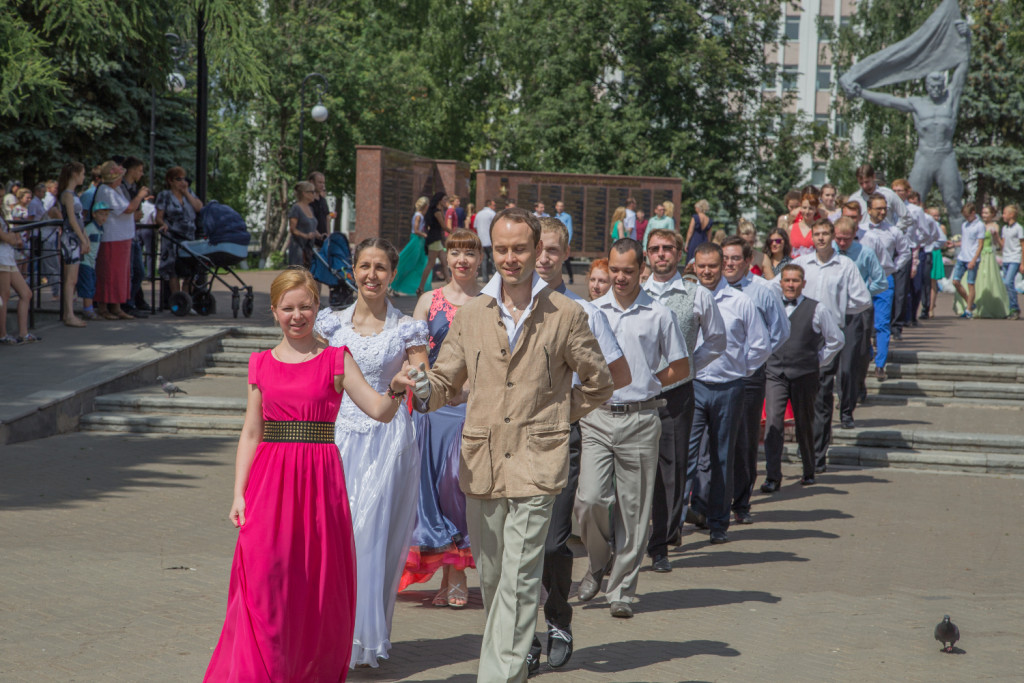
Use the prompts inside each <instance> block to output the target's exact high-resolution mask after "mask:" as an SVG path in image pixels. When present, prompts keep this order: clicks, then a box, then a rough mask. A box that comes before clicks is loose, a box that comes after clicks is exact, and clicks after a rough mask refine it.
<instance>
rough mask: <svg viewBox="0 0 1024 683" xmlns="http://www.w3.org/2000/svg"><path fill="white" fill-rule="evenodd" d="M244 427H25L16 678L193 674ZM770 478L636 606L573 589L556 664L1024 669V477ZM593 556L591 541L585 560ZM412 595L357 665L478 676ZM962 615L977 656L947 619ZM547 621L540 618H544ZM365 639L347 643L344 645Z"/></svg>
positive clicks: (2, 668) (892, 474) (456, 638)
mask: <svg viewBox="0 0 1024 683" xmlns="http://www.w3.org/2000/svg"><path fill="white" fill-rule="evenodd" d="M233 457H234V439H231V438H216V437H207V438H202V439H196V438H184V437H160V438H156V437H145V436H135V435H127V436H118V435H108V434H88V433H86V434H74V435H65V436H58V437H52V438H49V439H43V440H39V441H34V442H29V443H25V444H17V445H13V446H5V447H4V451H3V454H2V463H3V468H4V469H3V476H2V477H0V547H2V552H0V576H2V577H3V581H2V589H0V680H3V681H108V680H110V681H114V680H116V681H189V680H199V679H200V678H201V677H202V674H203V671H204V670H205V666H206V663H207V661H208V659H209V656H210V653H211V651H212V648H213V646H214V645H215V643H216V640H217V636H218V633H219V629H220V627H221V624H222V620H223V618H224V608H225V602H226V598H227V583H228V571H229V568H230V562H231V556H232V553H233V549H234V539H235V531H234V530H233V528H232V527H231V525H230V523H229V522H228V521H227V518H226V515H227V510H228V507H229V505H230V494H231V485H232V476H233V474H232V467H233V464H232V463H233ZM786 472H787V474H788V475H789V477H788V478H787V480H786V482H785V485H784V487H783V489H782V491H781V492H780V493H779V494H776V495H775V496H771V497H768V496H762V495H760V494H756V495H755V501H754V502H755V504H754V518H755V520H756V523H755V524H753V525H751V526H745V527H739V528H737V527H733V528H732V530H731V531H730V542H729V543H728V544H725V545H721V546H714V547H712V546H710V545H709V544H708V543H707V537H706V536H705V535H703V534H701V533H699V532H695V531H694V532H690V533H688V534H687V535H686V536H685V537H684V539H683V545H682V546H681V547H680V548H678V549H674V550H673V551H672V553H671V560H672V564H673V567H674V571H673V572H672V573H670V574H654V573H652V572H650V571H648V570H647V569H646V568H645V570H644V571H643V572H642V573H641V575H640V584H639V602H638V603H637V605H636V617H635V618H633V619H632V620H619V619H612V618H611V617H610V616H609V614H608V608H607V603H606V602H605V600H604V598H603V597H599V598H597V599H596V600H594V601H593V602H591V603H589V604H586V605H581V604H578V603H577V604H576V612H575V614H576V618H575V623H574V633H575V637H576V653H575V655H574V656H573V659H572V661H571V662H570V665H569V666H568V667H567V668H566V669H563V670H562V671H559V672H554V671H552V670H550V669H549V668H548V667H547V665H546V664H545V665H544V666H543V667H542V673H541V676H540V677H539V680H551V681H565V682H569V681H749V680H765V681H826V680H828V681H833V680H835V681H896V680H899V681H963V680H969V679H989V680H1020V678H1021V677H1022V676H1024V654H1022V653H1024V648H1022V647H1021V631H1020V629H1021V624H1024V589H1022V587H1021V586H1022V584H1021V580H1020V567H1021V566H1022V565H1024V532H1022V530H1021V527H1020V525H1019V524H1018V523H1017V522H1018V519H1019V510H1020V509H1021V508H1022V506H1024V479H1022V478H1015V477H1008V476H971V475H952V474H935V473H925V472H915V471H906V470H900V471H897V470H878V469H876V470H853V469H850V470H840V471H836V472H831V471H830V472H829V473H827V474H824V475H822V476H821V477H820V480H819V484H817V485H815V486H811V487H800V486H799V485H797V484H796V481H797V477H798V475H799V472H798V467H796V466H792V465H791V466H787V470H786ZM585 570H586V567H585V560H583V559H577V561H576V566H575V578H576V579H577V580H578V579H579V578H580V577H581V576H582V574H583V572H584V571H585ZM437 585H438V580H437V579H435V580H434V581H433V582H432V583H430V584H427V585H426V586H423V587H419V586H417V587H414V588H416V589H417V590H409V591H407V592H406V593H404V594H403V595H402V596H401V597H400V598H399V601H398V607H397V609H396V613H395V626H394V632H393V642H394V650H393V657H392V659H391V660H389V661H386V662H384V663H383V664H382V666H381V667H380V668H379V669H375V670H369V669H366V670H359V671H355V672H353V673H352V675H351V676H350V677H349V680H351V681H397V680H403V681H456V682H460V683H461V682H466V681H473V680H475V675H474V672H475V667H476V658H477V654H478V651H479V644H480V632H481V630H482V627H483V610H482V607H481V603H480V597H479V592H478V591H477V589H476V586H477V585H478V582H477V580H476V576H475V575H474V574H473V572H470V585H471V586H472V587H473V590H472V593H471V599H470V604H469V606H468V607H467V608H466V609H464V610H461V611H455V610H450V609H446V608H440V609H439V608H434V607H430V606H429V599H430V597H431V596H432V595H433V592H434V590H436V588H437ZM943 614H950V615H951V616H952V617H953V621H955V622H956V623H957V624H958V625H959V626H960V629H961V632H962V634H963V636H962V637H963V639H962V641H961V642H960V643H959V644H958V646H959V647H960V648H962V650H963V652H964V653H963V654H960V655H947V654H942V653H941V652H939V647H940V646H939V644H938V643H937V642H935V641H934V640H933V639H932V628H933V626H934V625H935V624H936V623H937V622H938V621H939V620H940V619H941V617H942V615H943ZM538 627H539V628H540V627H541V624H540V622H538ZM344 646H347V645H346V644H341V643H339V647H344Z"/></svg>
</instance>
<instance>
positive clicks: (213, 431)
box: [80, 413, 245, 437]
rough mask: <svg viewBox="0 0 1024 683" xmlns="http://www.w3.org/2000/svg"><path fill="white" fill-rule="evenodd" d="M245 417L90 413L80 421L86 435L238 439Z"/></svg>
mask: <svg viewBox="0 0 1024 683" xmlns="http://www.w3.org/2000/svg"><path fill="white" fill-rule="evenodd" d="M244 422H245V419H244V417H223V416H199V415H194V416H183V417H174V416H170V415H146V414H131V413H128V414H126V413H90V414H89V415H84V416H83V417H82V419H81V423H80V424H81V429H82V430H83V431H87V432H122V433H123V432H134V433H143V434H191V435H196V436H198V435H205V436H235V437H237V436H238V434H239V432H240V431H241V429H242V424H243V423H244Z"/></svg>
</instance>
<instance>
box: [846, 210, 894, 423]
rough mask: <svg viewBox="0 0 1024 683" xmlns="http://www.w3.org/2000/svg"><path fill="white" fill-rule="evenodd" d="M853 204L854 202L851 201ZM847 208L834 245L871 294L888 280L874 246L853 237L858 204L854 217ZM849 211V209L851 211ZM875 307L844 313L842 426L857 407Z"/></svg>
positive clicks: (882, 289) (866, 367) (880, 291)
mask: <svg viewBox="0 0 1024 683" xmlns="http://www.w3.org/2000/svg"><path fill="white" fill-rule="evenodd" d="M851 203H852V204H856V202H851ZM847 211H849V209H847V208H845V207H844V208H843V217H842V218H840V219H839V220H838V221H836V236H835V241H834V245H833V248H834V249H836V250H837V251H838V252H839V254H840V255H841V256H846V257H847V258H849V259H850V260H852V261H853V263H854V265H856V266H857V270H858V271H859V272H860V276H861V278H862V279H863V280H864V284H865V285H867V288H868V292H869V293H870V294H871V296H872V297H874V296H875V295H876V294H880V293H882V292H884V291H885V290H887V289H888V288H889V282H888V280H887V279H886V277H885V271H884V270H882V264H881V263H879V262H878V256H876V255H875V251H874V249H865V248H864V246H863V245H862V244H861V243H860V242H857V241H855V240H854V236H855V235H856V234H857V225H858V223H859V222H860V220H859V219H860V217H859V214H860V206H859V205H857V214H858V215H857V216H847V215H846V214H847ZM851 213H852V212H851ZM873 320H874V308H873V307H872V308H869V309H867V310H866V311H861V312H860V313H854V314H853V315H847V316H846V326H845V327H844V328H843V336H844V338H845V340H846V341H845V344H844V346H843V350H842V351H840V353H839V373H838V374H839V418H840V421H841V422H842V427H843V429H853V428H854V426H855V424H854V422H853V411H854V409H855V408H856V407H857V398H858V397H859V396H860V388H861V386H862V385H863V384H864V379H865V378H866V377H867V374H868V362H869V358H870V357H871V329H872V327H873V322H872V321H873Z"/></svg>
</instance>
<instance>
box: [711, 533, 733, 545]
mask: <svg viewBox="0 0 1024 683" xmlns="http://www.w3.org/2000/svg"><path fill="white" fill-rule="evenodd" d="M728 541H729V534H727V533H725V532H724V531H720V530H714V531H712V532H711V542H712V543H714V544H716V545H717V544H719V543H727V542H728Z"/></svg>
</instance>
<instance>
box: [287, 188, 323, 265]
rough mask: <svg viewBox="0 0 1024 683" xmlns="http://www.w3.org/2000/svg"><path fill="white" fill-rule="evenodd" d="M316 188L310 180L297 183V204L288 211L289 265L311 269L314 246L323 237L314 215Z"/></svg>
mask: <svg viewBox="0 0 1024 683" xmlns="http://www.w3.org/2000/svg"><path fill="white" fill-rule="evenodd" d="M315 195H316V188H315V187H314V186H313V183H311V182H309V181H308V180H303V181H301V182H298V183H295V203H294V204H292V208H290V209H288V232H289V234H290V236H291V243H290V244H289V245H288V264H289V265H292V266H303V267H305V268H309V266H310V264H311V263H312V262H313V246H314V245H316V244H319V243H320V241H321V240H322V239H323V237H322V236H321V235H320V233H319V232H317V229H316V226H317V222H316V216H314V215H313V208H312V207H311V206H310V205H311V204H312V203H313V198H314V196H315Z"/></svg>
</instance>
